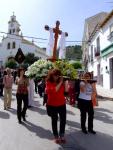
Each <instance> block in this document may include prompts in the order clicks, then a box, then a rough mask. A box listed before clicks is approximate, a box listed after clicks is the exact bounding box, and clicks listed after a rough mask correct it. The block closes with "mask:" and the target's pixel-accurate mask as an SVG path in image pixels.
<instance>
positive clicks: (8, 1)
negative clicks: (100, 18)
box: [0, 0, 113, 47]
mask: <svg viewBox="0 0 113 150" xmlns="http://www.w3.org/2000/svg"><path fill="white" fill-rule="evenodd" d="M111 1H112V0H109V1H108V0H0V6H1V7H0V31H4V32H7V30H8V24H7V23H8V21H9V18H10V16H11V15H12V14H13V11H14V12H15V15H16V17H17V20H18V21H19V23H20V24H21V30H22V33H23V35H27V36H34V37H41V38H49V33H48V32H47V31H45V30H44V26H45V25H46V24H48V25H49V26H51V27H54V26H55V22H56V20H59V21H60V23H61V26H60V27H61V30H62V31H66V32H68V34H69V36H68V38H67V40H68V41H73V40H74V41H81V40H82V35H83V28H84V20H85V18H88V17H90V16H93V15H95V14H97V13H99V12H101V11H107V12H110V11H111V10H112V8H113V4H112V3H107V2H111ZM0 35H2V34H0ZM30 40H31V39H30ZM37 42H39V43H37V44H38V45H39V46H41V47H42V46H43V47H46V45H47V41H46V42H45V43H40V42H42V41H41V40H37ZM70 44H72V43H70ZM75 44H80V43H73V45H75ZM67 45H69V43H67Z"/></svg>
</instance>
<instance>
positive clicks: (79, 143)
mask: <svg viewBox="0 0 113 150" xmlns="http://www.w3.org/2000/svg"><path fill="white" fill-rule="evenodd" d="M67 139H68V140H69V141H70V142H69V143H72V145H75V147H76V148H75V150H112V149H113V137H112V136H109V135H107V134H104V133H101V132H97V134H96V135H92V134H87V135H86V134H83V133H82V132H81V131H78V130H75V129H74V130H70V131H69V133H68V134H67Z"/></svg>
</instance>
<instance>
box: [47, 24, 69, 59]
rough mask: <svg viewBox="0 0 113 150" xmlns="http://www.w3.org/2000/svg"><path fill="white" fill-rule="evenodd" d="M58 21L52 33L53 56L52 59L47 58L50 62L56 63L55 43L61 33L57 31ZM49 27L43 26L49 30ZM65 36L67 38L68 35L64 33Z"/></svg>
mask: <svg viewBox="0 0 113 150" xmlns="http://www.w3.org/2000/svg"><path fill="white" fill-rule="evenodd" d="M59 25H60V21H56V27H54V28H53V32H54V47H53V56H52V58H49V60H51V61H56V49H57V42H58V36H59V35H60V34H61V33H62V31H61V30H60V29H59ZM49 28H50V27H49V26H48V25H45V29H46V30H49ZM65 36H68V33H67V32H65Z"/></svg>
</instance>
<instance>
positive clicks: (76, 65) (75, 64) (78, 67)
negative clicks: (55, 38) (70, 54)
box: [72, 62, 82, 69]
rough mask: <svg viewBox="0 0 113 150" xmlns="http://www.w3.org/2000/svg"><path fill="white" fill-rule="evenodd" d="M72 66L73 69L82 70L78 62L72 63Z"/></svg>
mask: <svg viewBox="0 0 113 150" xmlns="http://www.w3.org/2000/svg"><path fill="white" fill-rule="evenodd" d="M72 66H73V67H74V68H75V69H82V64H81V63H80V62H74V63H72Z"/></svg>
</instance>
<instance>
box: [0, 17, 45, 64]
mask: <svg viewBox="0 0 113 150" xmlns="http://www.w3.org/2000/svg"><path fill="white" fill-rule="evenodd" d="M19 48H21V49H22V51H23V53H24V54H27V53H34V54H35V56H38V57H39V58H43V59H46V58H47V55H46V51H45V50H44V49H42V48H40V47H38V46H37V45H36V44H34V42H33V41H32V42H31V41H28V40H27V39H25V38H24V37H23V36H22V32H21V29H20V24H19V23H18V21H17V20H16V16H15V15H14V14H13V15H12V16H11V17H10V21H9V22H8V32H7V35H6V37H3V39H2V41H1V43H0V66H1V65H4V63H5V62H6V60H7V59H10V58H14V57H15V55H16V53H17V51H18V49H19Z"/></svg>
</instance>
